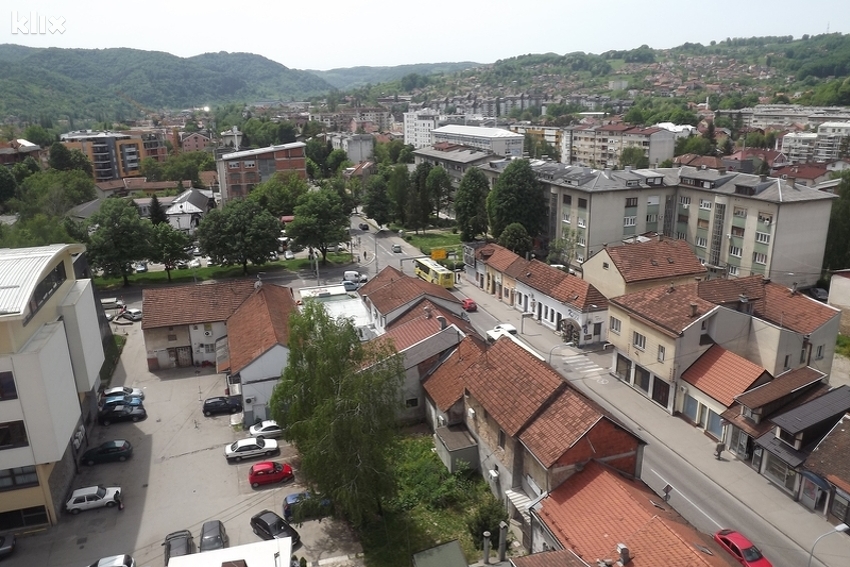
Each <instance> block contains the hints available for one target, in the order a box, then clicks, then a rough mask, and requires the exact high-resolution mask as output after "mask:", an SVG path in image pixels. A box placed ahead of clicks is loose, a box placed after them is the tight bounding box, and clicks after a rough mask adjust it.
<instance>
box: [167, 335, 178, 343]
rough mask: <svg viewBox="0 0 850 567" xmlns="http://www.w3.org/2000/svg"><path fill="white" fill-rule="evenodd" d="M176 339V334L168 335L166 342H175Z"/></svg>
mask: <svg viewBox="0 0 850 567" xmlns="http://www.w3.org/2000/svg"><path fill="white" fill-rule="evenodd" d="M176 341H177V335H168V342H170V343H171V342H176Z"/></svg>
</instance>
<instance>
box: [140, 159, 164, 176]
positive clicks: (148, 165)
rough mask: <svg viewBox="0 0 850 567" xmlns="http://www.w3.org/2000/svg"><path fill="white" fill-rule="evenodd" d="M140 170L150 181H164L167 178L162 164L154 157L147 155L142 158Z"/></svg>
mask: <svg viewBox="0 0 850 567" xmlns="http://www.w3.org/2000/svg"><path fill="white" fill-rule="evenodd" d="M139 172H140V173H141V174H142V177H144V178H145V179H147V180H148V181H163V180H164V179H165V175H164V173H163V168H162V164H161V163H160V162H159V160H156V159H154V158H152V157H146V158H144V159H143V160H142V163H141V164H140V165H139Z"/></svg>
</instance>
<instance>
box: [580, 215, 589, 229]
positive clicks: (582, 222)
mask: <svg viewBox="0 0 850 567" xmlns="http://www.w3.org/2000/svg"><path fill="white" fill-rule="evenodd" d="M586 226H587V225H586V224H585V223H584V219H583V218H581V217H579V218H578V227H579V228H585V227H586Z"/></svg>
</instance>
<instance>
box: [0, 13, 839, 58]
mask: <svg viewBox="0 0 850 567" xmlns="http://www.w3.org/2000/svg"><path fill="white" fill-rule="evenodd" d="M3 5H4V7H3V8H0V43H14V44H18V45H26V46H30V47H66V48H84V49H103V48H110V47H129V48H134V49H144V50H148V51H165V52H168V53H171V54H174V55H177V56H179V57H191V56H193V55H198V54H201V53H206V52H216V51H229V52H248V53H255V54H258V55H262V56H264V57H267V58H269V59H272V60H274V61H277V62H279V63H281V64H283V65H285V66H287V67H289V68H293V69H314V70H328V69H334V68H340V67H356V66H361V65H365V66H372V67H378V66H395V65H405V64H414V63H439V62H459V61H472V62H476V63H493V62H495V61H496V60H499V59H505V58H509V57H515V56H517V55H525V54H528V53H549V52H552V53H558V54H564V53H571V52H574V51H584V52H586V53H603V52H605V51H610V50H622V49H633V48H636V47H640V46H641V45H642V44H646V45H649V46H650V47H653V48H656V49H664V48H669V47H676V46H678V45H681V44H683V43H685V42H691V43H702V44H706V45H707V44H709V43H710V42H711V41H712V40H715V41H722V40H724V39H726V38H727V37H733V38H734V37H753V36H766V35H774V36H784V35H791V36H794V37H795V38H800V37H801V36H802V35H803V34H809V35H817V34H822V33H826V32H827V31H829V32H833V33H834V32H841V33H848V32H850V18H848V17H847V0H808V1H807V2H805V3H804V4H801V3H800V2H798V1H791V0H774V1H773V2H770V3H761V2H740V1H736V2H730V1H727V0H714V1H713V2H703V3H698V2H684V1H682V0H642V1H640V2H638V1H635V0H604V1H594V2H592V1H589V0H585V1H583V2H574V1H570V0H550V1H544V0H522V1H519V0H511V1H508V0H486V1H481V0H466V1H464V2H459V3H458V4H456V5H453V4H443V3H442V2H434V3H423V2H410V1H404V0H392V1H389V0H361V1H360V2H343V1H341V0H323V1H319V2H315V3H313V2H294V1H292V0H277V1H268V0H253V1H251V2H234V1H230V2H225V1H223V0H205V1H204V2H199V1H196V0H171V1H168V2H166V1H162V0H146V1H144V2H124V1H115V0H105V1H101V2H69V1H68V0H30V1H28V2H22V1H15V2H3ZM446 7H448V8H446ZM36 21H37V22H39V24H40V25H39V24H36V23H35V22H36Z"/></svg>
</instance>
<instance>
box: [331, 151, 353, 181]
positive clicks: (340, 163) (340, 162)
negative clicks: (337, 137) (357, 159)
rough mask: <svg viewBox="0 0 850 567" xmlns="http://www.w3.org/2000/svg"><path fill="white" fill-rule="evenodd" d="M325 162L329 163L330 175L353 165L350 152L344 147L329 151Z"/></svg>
mask: <svg viewBox="0 0 850 567" xmlns="http://www.w3.org/2000/svg"><path fill="white" fill-rule="evenodd" d="M325 163H326V164H327V170H328V176H330V177H333V176H334V175H337V174H338V173H340V170H342V169H343V168H344V167H348V166H350V165H351V161H350V160H349V159H348V154H346V153H345V150H343V149H338V150H333V151H332V152H331V153H329V154H328V158H327V161H326V162H325Z"/></svg>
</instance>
